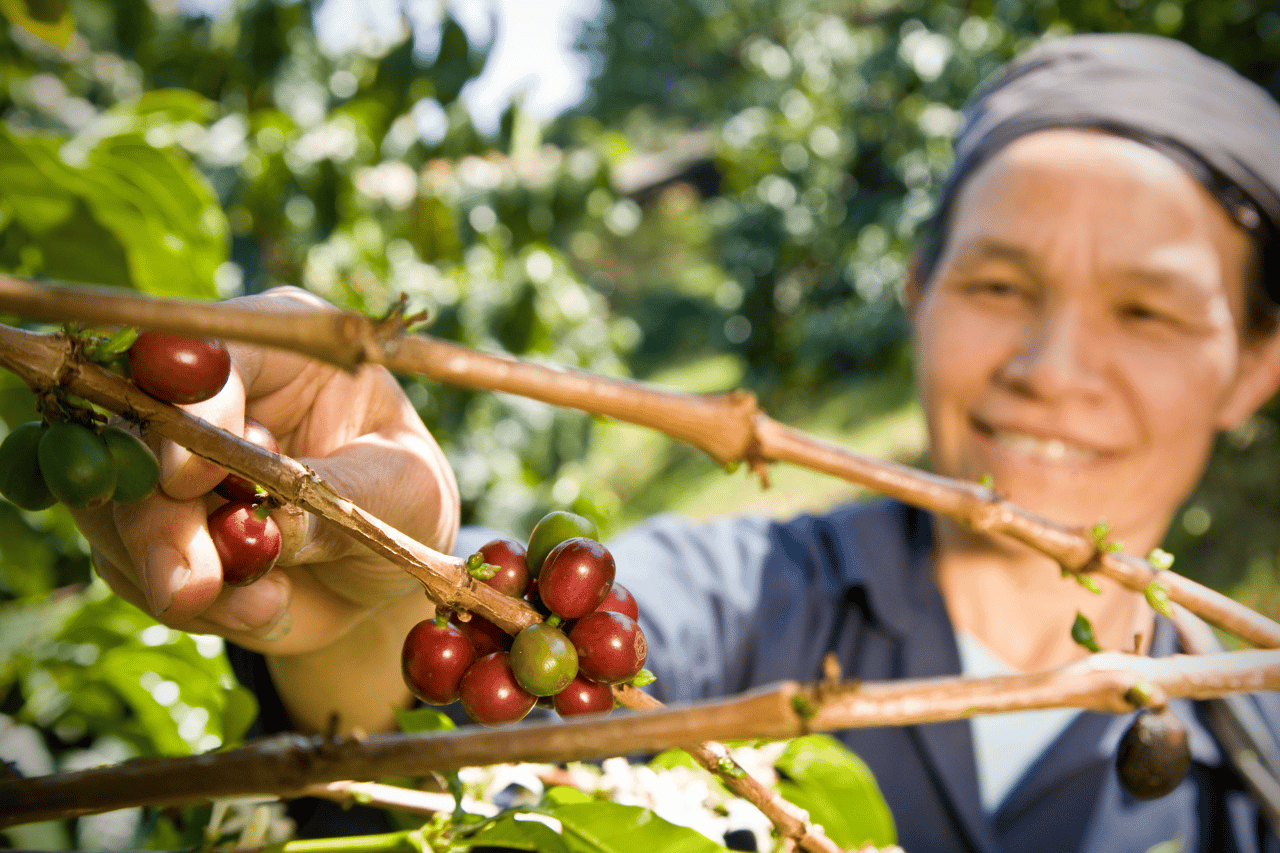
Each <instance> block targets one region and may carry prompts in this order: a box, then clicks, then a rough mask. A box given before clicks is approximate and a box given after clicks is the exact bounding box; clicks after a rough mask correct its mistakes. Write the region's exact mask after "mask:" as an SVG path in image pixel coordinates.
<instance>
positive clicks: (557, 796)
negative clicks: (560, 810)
mask: <svg viewBox="0 0 1280 853" xmlns="http://www.w3.org/2000/svg"><path fill="white" fill-rule="evenodd" d="M542 801H543V803H544V804H546V805H552V806H564V805H568V804H569V803H593V802H596V799H595V797H593V796H591V795H590V794H588V793H586V792H585V791H579V790H578V789H577V788H570V787H569V786H568V785H553V786H551V787H550V788H548V789H547V791H546V793H545V794H543V795H542Z"/></svg>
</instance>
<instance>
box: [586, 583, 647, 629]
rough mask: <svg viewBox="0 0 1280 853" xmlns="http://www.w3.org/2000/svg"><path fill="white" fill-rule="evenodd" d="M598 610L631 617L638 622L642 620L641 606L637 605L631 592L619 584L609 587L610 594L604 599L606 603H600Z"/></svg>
mask: <svg viewBox="0 0 1280 853" xmlns="http://www.w3.org/2000/svg"><path fill="white" fill-rule="evenodd" d="M596 610H612V611H613V612H614V613H621V614H622V615H623V616H630V617H631V618H632V619H635V620H636V621H639V620H640V605H639V604H637V603H636V600H635V597H634V596H632V595H631V592H630V590H628V589H627V588H626V587H625V586H623V585H622V584H620V583H617V582H615V583H614V584H613V586H611V587H609V594H608V595H606V596H605V597H604V601H602V602H600V606H599V607H597V608H596Z"/></svg>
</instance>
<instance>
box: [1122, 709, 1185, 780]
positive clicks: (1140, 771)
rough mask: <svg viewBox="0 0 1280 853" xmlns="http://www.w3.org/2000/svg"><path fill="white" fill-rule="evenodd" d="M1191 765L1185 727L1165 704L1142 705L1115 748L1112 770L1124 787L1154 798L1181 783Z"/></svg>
mask: <svg viewBox="0 0 1280 853" xmlns="http://www.w3.org/2000/svg"><path fill="white" fill-rule="evenodd" d="M1190 769H1191V747H1190V743H1189V741H1188V739H1187V727H1186V726H1185V725H1183V723H1182V721H1181V720H1179V719H1178V718H1177V716H1176V715H1175V714H1174V713H1173V712H1172V711H1170V710H1169V709H1168V708H1165V709H1162V710H1160V711H1153V710H1151V709H1149V708H1144V709H1142V710H1141V711H1139V712H1138V715H1137V716H1136V717H1134V718H1133V722H1132V723H1130V724H1129V728H1128V730H1127V731H1126V732H1125V733H1124V737H1122V738H1121V739H1120V747H1119V749H1117V750H1116V773H1117V775H1119V777H1120V784H1121V785H1123V786H1124V789H1125V790H1126V791H1128V792H1129V793H1130V794H1132V795H1133V796H1135V797H1137V798H1138V799H1140V800H1155V799H1158V798H1160V797H1163V796H1165V795H1166V794H1169V793H1171V792H1172V791H1173V790H1174V789H1175V788H1177V787H1178V786H1179V785H1180V784H1182V780H1183V779H1184V778H1186V775H1187V771H1188V770H1190Z"/></svg>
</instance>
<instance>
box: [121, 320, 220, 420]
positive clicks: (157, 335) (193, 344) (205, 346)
mask: <svg viewBox="0 0 1280 853" xmlns="http://www.w3.org/2000/svg"><path fill="white" fill-rule="evenodd" d="M129 373H130V375H131V376H132V377H133V381H134V383H135V384H136V385H137V386H138V387H139V388H141V389H142V390H143V391H146V392H147V393H148V394H151V395H152V396H154V397H159V398H160V399H161V400H165V401H167V402H170V403H176V404H188V403H199V402H201V401H203V400H207V399H209V398H210V397H212V396H213V395H214V394H217V393H218V392H219V391H221V390H222V386H223V385H224V384H226V381H227V377H228V376H230V375H231V355H230V353H228V352H227V348H226V347H225V346H224V345H223V343H222V341H220V340H218V339H217V338H189V337H184V336H182V335H166V334H164V333H163V332H142V333H141V334H140V335H138V339H137V340H136V341H134V342H133V346H131V347H130V348H129Z"/></svg>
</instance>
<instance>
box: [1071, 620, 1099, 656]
mask: <svg viewBox="0 0 1280 853" xmlns="http://www.w3.org/2000/svg"><path fill="white" fill-rule="evenodd" d="M1071 639H1073V640H1075V641H1076V643H1077V644H1078V645H1081V646H1084V647H1085V648H1086V649H1088V650H1089V651H1091V652H1100V651H1102V647H1101V646H1099V645H1098V641H1097V639H1096V638H1095V636H1094V633H1093V623H1092V622H1090V621H1089V618H1088V617H1087V616H1085V615H1084V614H1083V613H1080V612H1079V611H1076V619H1075V621H1074V622H1072V623H1071Z"/></svg>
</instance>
